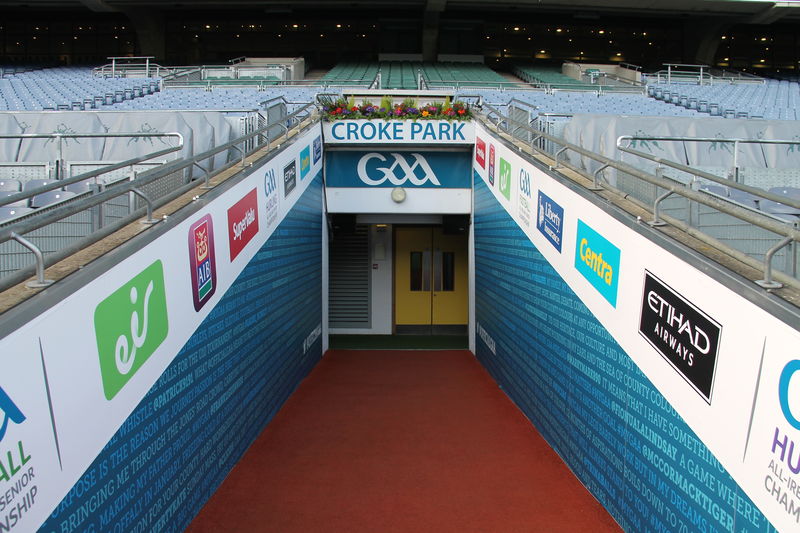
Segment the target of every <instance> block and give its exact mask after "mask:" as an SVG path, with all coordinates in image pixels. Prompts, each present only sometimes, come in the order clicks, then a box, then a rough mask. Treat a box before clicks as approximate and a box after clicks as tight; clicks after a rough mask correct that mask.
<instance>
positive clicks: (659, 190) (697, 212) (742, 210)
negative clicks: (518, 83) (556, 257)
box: [476, 102, 800, 289]
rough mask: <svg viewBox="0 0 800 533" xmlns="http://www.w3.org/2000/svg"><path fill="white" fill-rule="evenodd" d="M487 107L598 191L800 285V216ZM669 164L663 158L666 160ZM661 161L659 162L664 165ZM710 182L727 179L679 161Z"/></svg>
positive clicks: (492, 116)
mask: <svg viewBox="0 0 800 533" xmlns="http://www.w3.org/2000/svg"><path fill="white" fill-rule="evenodd" d="M482 110H483V112H482V113H480V114H477V115H476V116H477V117H478V118H479V120H482V121H484V122H485V123H487V124H488V125H491V126H492V127H493V128H497V129H498V130H500V131H502V132H504V133H507V134H508V135H510V136H512V137H513V138H514V139H517V140H519V141H522V142H524V143H525V144H526V145H528V147H529V148H530V150H531V151H532V152H534V153H542V154H545V155H547V156H549V157H551V158H552V159H554V160H555V163H554V166H553V168H554V169H558V168H560V167H567V168H569V169H571V170H573V171H575V172H578V173H580V174H581V175H583V176H584V177H586V178H588V179H590V180H592V182H593V188H594V189H596V190H603V189H606V190H611V191H614V192H617V193H619V194H620V195H621V196H624V197H625V198H626V199H628V200H630V201H632V202H634V203H635V204H638V206H640V207H642V208H645V209H647V210H649V211H650V212H651V213H652V215H653V216H652V219H651V220H650V221H648V223H650V224H651V225H653V226H659V225H665V224H668V225H671V226H674V227H676V228H679V229H681V230H683V231H685V232H687V233H688V234H690V235H691V236H693V237H695V238H697V239H698V240H700V241H702V242H704V243H705V244H707V245H709V246H712V247H714V248H716V249H717V250H719V251H722V252H724V253H726V254H728V255H730V256H731V257H733V258H735V259H737V260H738V261H741V262H743V263H745V264H746V265H748V266H750V267H752V268H757V269H760V270H762V271H763V278H762V279H760V280H758V281H756V283H758V284H759V285H760V286H762V287H765V288H778V287H781V286H783V285H784V284H786V285H791V286H793V287H794V288H797V289H800V280H799V279H798V272H797V264H798V257H799V256H798V253H800V252H798V241H800V227H799V226H798V222H797V218H793V219H792V218H781V217H777V216H775V215H771V214H769V213H763V212H760V211H757V210H753V209H748V208H746V207H744V206H743V205H741V204H739V203H737V202H736V201H731V200H730V199H727V198H723V197H720V196H718V195H715V194H709V193H708V192H705V191H702V190H697V189H696V187H693V186H692V183H694V181H693V180H680V179H676V178H670V177H669V176H666V175H664V173H663V172H661V171H658V170H657V168H655V169H653V172H647V171H645V170H642V169H640V168H636V167H635V166H633V165H631V164H628V163H624V162H622V161H619V160H616V159H611V158H608V157H605V156H602V155H600V154H597V153H594V152H591V151H589V150H586V149H584V148H582V147H580V146H578V145H575V144H572V143H569V142H567V141H566V140H564V139H563V138H560V137H557V136H555V135H551V134H549V133H547V132H545V131H542V130H540V129H536V128H534V127H532V126H531V125H530V124H528V123H527V121H526V122H521V121H519V120H517V119H515V118H512V117H510V116H508V114H504V113H502V112H501V111H500V110H499V109H498V108H496V107H495V106H492V105H491V104H487V103H485V102H484V103H483V105H482ZM578 158H588V159H589V160H591V161H593V163H594V167H593V168H594V172H587V171H586V170H583V169H582V168H580V165H577V164H573V163H572V162H571V161H577V159H578ZM661 163H663V162H661ZM659 164H660V163H659V162H656V167H658V165H659ZM609 169H611V170H613V171H614V172H615V179H614V180H606V179H604V174H605V172H606V171H607V170H609ZM674 170H675V171H682V172H686V173H689V174H690V175H693V176H697V177H699V178H703V179H706V180H709V181H722V180H724V178H720V177H718V176H715V175H713V174H711V173H709V172H704V171H702V170H699V169H693V168H690V167H687V166H683V167H682V168H677V167H675V168H674ZM739 188H741V189H745V190H747V192H749V193H751V194H754V195H757V196H760V197H762V198H764V199H765V200H770V201H780V202H784V203H786V204H787V205H790V206H794V207H800V202H798V201H797V200H791V199H785V198H777V197H776V195H773V194H771V193H768V192H767V191H763V190H757V189H755V188H751V187H747V186H746V185H740V187H739Z"/></svg>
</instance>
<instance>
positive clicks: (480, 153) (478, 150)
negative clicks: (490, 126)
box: [475, 137, 486, 168]
mask: <svg viewBox="0 0 800 533" xmlns="http://www.w3.org/2000/svg"><path fill="white" fill-rule="evenodd" d="M475 161H477V162H478V164H479V165H480V166H481V168H486V143H485V142H483V139H481V138H480V137H478V138H477V139H476V140H475Z"/></svg>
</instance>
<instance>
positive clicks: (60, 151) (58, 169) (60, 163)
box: [0, 132, 183, 206]
mask: <svg viewBox="0 0 800 533" xmlns="http://www.w3.org/2000/svg"><path fill="white" fill-rule="evenodd" d="M163 137H174V138H176V139H177V140H178V147H177V148H175V147H169V148H166V149H164V150H159V151H157V152H152V153H150V154H145V155H144V156H140V157H138V158H134V159H131V160H130V161H131V163H129V164H128V165H122V166H129V165H132V164H136V163H139V162H141V161H146V160H148V159H153V158H156V157H159V156H162V155H166V154H169V153H172V152H175V151H177V150H180V149H181V148H183V135H181V134H180V133H177V132H170V133H145V132H141V133H139V132H133V133H10V134H2V135H0V140H3V139H19V140H24V139H55V140H56V142H57V143H58V144H57V146H56V154H57V159H56V162H55V163H56V164H55V176H56V179H58V180H59V183H61V186H62V187H63V186H65V185H70V184H71V183H77V182H79V181H81V180H76V181H74V182H73V181H69V182H68V181H66V180H64V179H62V178H64V168H65V162H64V139H114V138H130V139H136V138H163ZM118 168H122V167H120V166H114V168H109V171H110V170H117V169H118ZM86 177H87V178H89V177H93V176H86ZM47 187H49V186H45V187H40V189H41V190H38V189H37V191H38V192H46V191H49V190H54V189H58V188H59V187H52V188H47ZM20 194H22V193H20ZM14 198H16V196H15V197H14ZM19 199H22V198H19ZM13 201H14V200H10V199H9V198H5V199H2V200H0V206H3V205H6V204H8V203H10V202H13Z"/></svg>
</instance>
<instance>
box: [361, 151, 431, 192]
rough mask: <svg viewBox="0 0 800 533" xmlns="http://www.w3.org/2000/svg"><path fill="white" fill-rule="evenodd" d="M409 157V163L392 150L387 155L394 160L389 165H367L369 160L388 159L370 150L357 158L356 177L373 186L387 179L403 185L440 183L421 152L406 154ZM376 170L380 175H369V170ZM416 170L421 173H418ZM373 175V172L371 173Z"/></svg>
mask: <svg viewBox="0 0 800 533" xmlns="http://www.w3.org/2000/svg"><path fill="white" fill-rule="evenodd" d="M408 155H409V156H410V158H411V163H409V162H408V160H407V159H406V156H404V155H403V154H398V153H396V152H392V153H390V154H389V156H390V157H391V158H392V159H393V160H394V161H393V162H392V163H391V164H390V165H389V166H376V167H371V168H370V167H369V166H368V165H369V163H370V161H372V160H373V159H376V160H378V161H380V162H388V159H387V158H386V157H384V156H383V154H379V153H378V152H370V153H368V154H364V156H363V157H362V158H361V159H359V160H358V166H357V167H356V168H357V172H358V178H359V179H360V180H361V181H362V182H364V183H366V184H367V185H371V186H375V185H380V184H381V183H383V182H385V181H386V180H389V183H391V184H392V185H403V184H405V183H406V182H410V183H411V184H412V185H417V186H420V185H424V184H425V183H427V182H431V183H432V184H433V185H441V183H439V179H438V178H437V177H436V173H434V172H433V169H432V168H431V165H430V164H429V163H428V160H427V159H425V157H424V156H423V155H422V154H418V153H411V154H408ZM372 170H374V171H377V172H379V173H380V174H381V176H380V177H372V176H370V174H371V171H372ZM418 172H419V173H420V174H421V175H418ZM373 175H374V174H373Z"/></svg>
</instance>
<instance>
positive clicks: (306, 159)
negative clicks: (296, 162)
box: [300, 146, 311, 180]
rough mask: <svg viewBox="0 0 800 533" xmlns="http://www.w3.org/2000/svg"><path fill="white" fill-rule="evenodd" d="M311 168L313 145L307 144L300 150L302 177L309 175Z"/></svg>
mask: <svg viewBox="0 0 800 533" xmlns="http://www.w3.org/2000/svg"><path fill="white" fill-rule="evenodd" d="M310 170H311V147H310V146H306V147H305V148H303V149H302V150H301V151H300V179H301V180H302V179H303V178H305V177H306V176H308V172H309V171H310Z"/></svg>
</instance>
